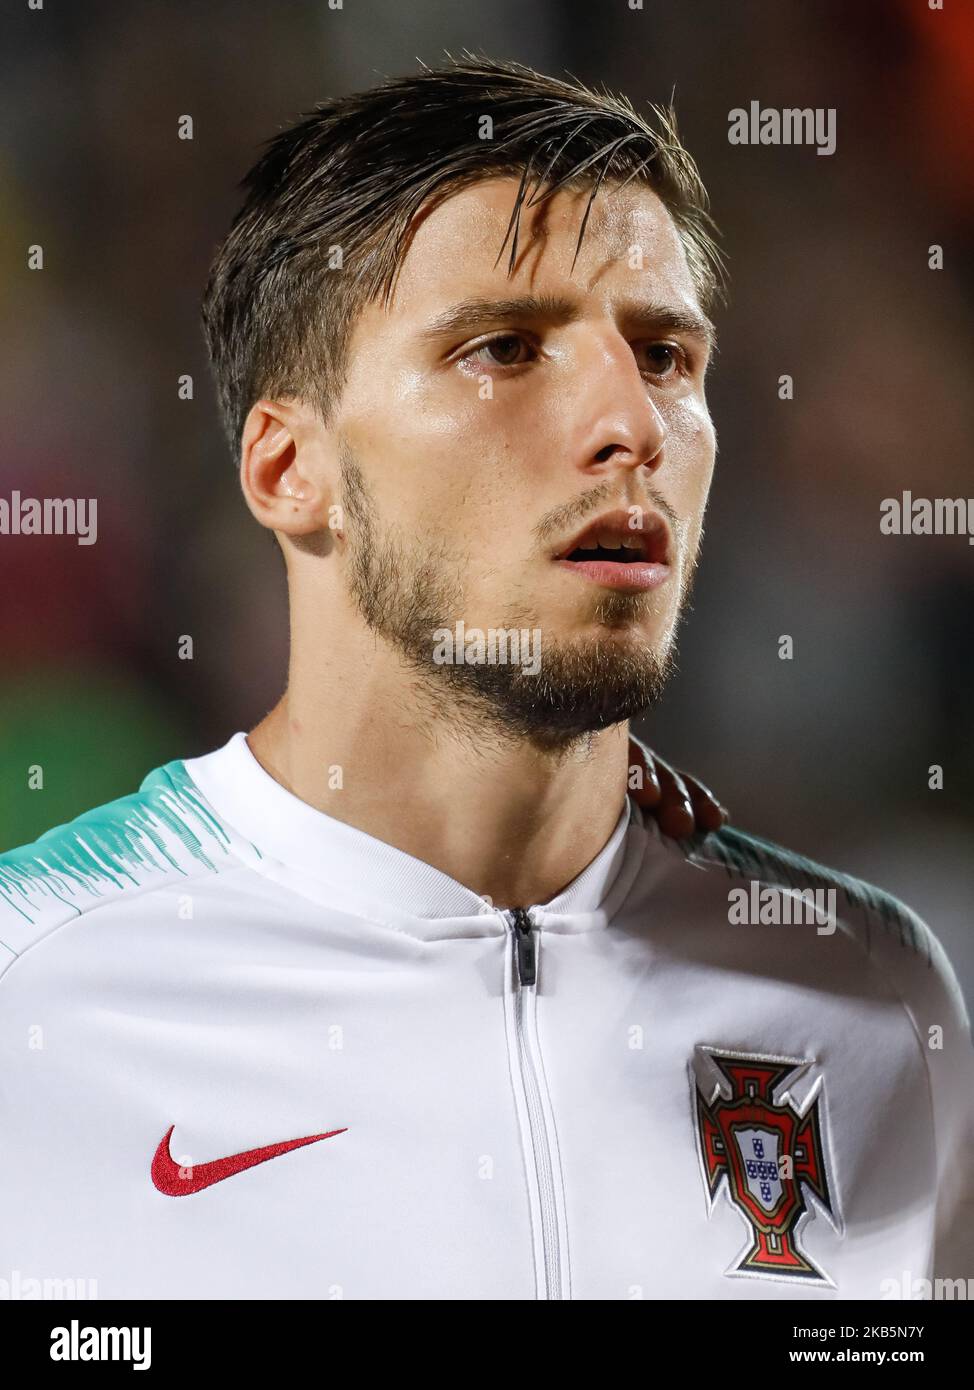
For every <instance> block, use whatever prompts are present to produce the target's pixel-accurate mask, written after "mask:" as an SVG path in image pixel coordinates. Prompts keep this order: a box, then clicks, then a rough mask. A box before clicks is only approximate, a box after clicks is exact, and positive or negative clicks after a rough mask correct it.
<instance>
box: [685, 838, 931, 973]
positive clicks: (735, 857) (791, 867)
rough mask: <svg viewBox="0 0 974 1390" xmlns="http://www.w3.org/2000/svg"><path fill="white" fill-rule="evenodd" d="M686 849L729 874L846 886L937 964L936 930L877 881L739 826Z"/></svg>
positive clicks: (865, 908) (854, 903)
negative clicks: (933, 941)
mask: <svg viewBox="0 0 974 1390" xmlns="http://www.w3.org/2000/svg"><path fill="white" fill-rule="evenodd" d="M681 847H682V848H683V852H684V854H685V855H686V857H687V858H688V859H690V860H691V861H692V862H693V863H695V864H700V865H702V866H703V867H706V866H707V865H708V864H721V865H723V867H724V868H725V869H726V870H727V873H728V874H729V875H732V876H733V875H735V874H736V875H737V876H738V877H740V878H748V879H756V880H758V881H760V882H761V883H766V884H769V885H773V886H776V887H784V888H797V889H802V888H813V889H814V888H825V889H829V888H834V889H837V890H841V891H842V893H843V896H844V897H845V900H846V902H847V903H848V904H849V906H850V907H853V908H857V909H859V910H860V911H862V912H865V913H867V914H868V915H869V916H870V917H873V918H875V919H877V920H878V921H879V922H881V923H882V924H883V926H885V927H886V929H887V930H893V931H895V932H896V933H897V935H898V937H899V942H900V945H901V946H908V947H910V948H911V949H912V950H913V951H915V952H916V953H917V954H918V955H921V956H923V957H924V958H925V959H926V962H927V965H928V966H932V964H933V961H932V952H931V944H930V934H929V932H928V931H927V929H926V928H925V927H924V925H923V923H922V922H921V920H920V918H919V917H917V915H916V913H915V912H913V911H912V910H911V909H910V908H908V907H907V906H906V904H905V903H901V902H900V900H899V899H898V898H894V897H893V895H892V893H885V892H884V891H883V890H882V889H881V888H874V887H873V886H872V884H871V883H864V882H863V881H862V879H858V878H853V877H852V875H851V874H843V873H839V872H838V870H835V869H827V868H825V867H824V866H823V865H822V864H817V863H816V862H815V861H814V860H813V859H806V858H805V857H804V855H801V854H794V853H793V852H792V851H791V850H787V849H783V848H782V847H781V845H776V844H773V843H772V842H771V841H770V840H761V839H758V837H757V836H756V835H747V834H745V833H744V832H743V831H742V830H736V829H734V827H733V826H724V827H723V829H721V830H717V831H714V832H712V833H711V834H709V835H706V836H703V837H699V838H697V837H692V838H691V839H689V840H687V841H684V842H682V846H681Z"/></svg>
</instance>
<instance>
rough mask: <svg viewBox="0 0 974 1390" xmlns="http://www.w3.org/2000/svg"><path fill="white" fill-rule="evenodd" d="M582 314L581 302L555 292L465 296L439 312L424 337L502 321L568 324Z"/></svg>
mask: <svg viewBox="0 0 974 1390" xmlns="http://www.w3.org/2000/svg"><path fill="white" fill-rule="evenodd" d="M580 317H581V310H580V309H579V307H578V305H577V304H574V303H573V302H572V301H571V300H570V299H562V298H560V297H559V296H558V295H553V294H542V295H533V294H528V295H523V296H522V297H521V298H519V299H465V300H463V302H462V303H460V304H454V305H452V306H451V307H450V308H449V309H446V310H444V312H443V313H442V314H438V315H437V316H436V318H435V319H433V321H432V322H431V323H429V324H427V326H426V328H425V329H424V330H423V337H424V338H444V337H448V336H450V335H451V334H454V333H468V332H470V330H471V329H477V328H482V327H483V326H484V324H486V323H495V322H497V321H499V320H507V321H510V320H512V319H520V320H522V321H523V320H525V319H545V320H546V321H547V322H548V323H553V324H566V323H572V322H573V321H574V320H575V319H577V318H580Z"/></svg>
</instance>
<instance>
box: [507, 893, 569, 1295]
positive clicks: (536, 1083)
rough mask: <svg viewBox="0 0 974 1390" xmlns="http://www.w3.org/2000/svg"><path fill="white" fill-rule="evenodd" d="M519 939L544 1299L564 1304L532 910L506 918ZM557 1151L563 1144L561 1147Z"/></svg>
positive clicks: (518, 1024) (523, 1071)
mask: <svg viewBox="0 0 974 1390" xmlns="http://www.w3.org/2000/svg"><path fill="white" fill-rule="evenodd" d="M505 915H506V916H507V918H508V921H509V923H510V927H511V931H512V933H513V937H514V959H515V970H514V975H515V988H514V1035H515V1040H516V1050H517V1061H518V1071H519V1073H520V1078H521V1086H522V1090H523V1095H524V1103H525V1109H526V1111H527V1118H528V1127H529V1131H530V1144H531V1152H532V1155H533V1157H534V1168H535V1176H536V1180H537V1185H538V1203H539V1207H540V1216H541V1220H540V1227H541V1253H542V1260H541V1266H542V1267H543V1283H542V1280H541V1277H540V1276H541V1273H542V1269H541V1268H538V1264H537V1261H536V1270H537V1273H538V1275H539V1280H538V1282H539V1284H542V1286H541V1287H540V1288H539V1293H538V1297H539V1298H544V1299H553V1298H558V1299H560V1298H561V1297H562V1296H563V1295H562V1266H563V1260H564V1255H565V1253H566V1252H564V1251H563V1241H562V1238H561V1233H560V1223H559V1219H558V1200H557V1187H556V1181H558V1179H557V1178H556V1169H555V1161H554V1158H553V1155H552V1144H551V1135H550V1134H549V1129H548V1124H547V1122H546V1119H545V1105H544V1098H543V1096H542V1080H541V1077H539V1074H538V1066H537V1064H536V1061H535V1059H536V1058H538V1059H539V1060H540V1052H539V1050H538V1036H537V1018H536V1012H535V1011H536V1008H537V983H538V933H537V930H536V928H535V927H534V924H533V922H532V921H531V916H530V909H528V908H523V907H515V908H512V909H511V910H510V911H509V912H508V913H507V914H505ZM556 1145H557V1141H556Z"/></svg>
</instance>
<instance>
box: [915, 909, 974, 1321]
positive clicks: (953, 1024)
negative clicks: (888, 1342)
mask: <svg viewBox="0 0 974 1390" xmlns="http://www.w3.org/2000/svg"><path fill="white" fill-rule="evenodd" d="M929 939H930V943H931V954H930V970H929V972H928V977H929V978H928V980H927V982H926V989H925V990H923V991H922V993H921V999H920V1001H918V1008H917V1014H920V1013H921V1012H922V1015H923V1016H922V1017H919V1016H918V1017H915V1020H914V1021H915V1023H916V1024H917V1032H918V1035H919V1040H920V1044H921V1046H922V1047H923V1048H924V1051H925V1055H926V1061H927V1069H928V1073H929V1077H930V1100H931V1107H932V1111H933V1125H934V1137H935V1146H936V1154H937V1207H936V1228H935V1231H934V1258H933V1277H934V1278H935V1279H946V1280H958V1279H963V1280H964V1281H965V1283H964V1288H965V1289H966V1288H967V1287H968V1284H967V1280H969V1279H974V1045H972V1042H971V1025H970V1019H969V1017H968V1013H967V1009H966V1008H965V1005H964V998H963V995H962V993H961V989H960V986H959V984H958V982H957V977H956V975H955V974H954V971H953V968H952V966H951V964H950V962H949V960H948V959H947V956H946V953H945V952H944V950H943V947H942V946H941V945H940V943H939V941H937V940H936V938H935V937H933V935H932V934H930V938H929ZM961 1296H963V1295H961Z"/></svg>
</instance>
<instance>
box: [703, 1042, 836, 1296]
mask: <svg viewBox="0 0 974 1390" xmlns="http://www.w3.org/2000/svg"><path fill="white" fill-rule="evenodd" d="M697 1054H698V1059H699V1060H698V1068H697V1069H694V1068H693V1067H691V1076H692V1085H693V1093H694V1102H695V1104H694V1109H695V1116H696V1127H697V1142H698V1145H699V1151H700V1158H701V1160H702V1165H703V1175H704V1182H705V1184H706V1187H707V1197H708V1202H709V1207H710V1210H711V1211H712V1210H713V1208H714V1204H715V1202H716V1201H717V1199H718V1196H719V1191H720V1187H721V1184H722V1183H726V1188H727V1196H728V1198H729V1199H730V1201H731V1202H732V1203H733V1205H734V1206H735V1207H736V1208H737V1210H738V1211H739V1212H740V1213H741V1215H742V1216H743V1217H744V1219H745V1221H746V1222H747V1224H748V1230H749V1232H750V1240H749V1243H748V1245H747V1247H746V1249H745V1250H744V1251H743V1252H742V1253H741V1255H740V1256H739V1258H738V1259H737V1261H736V1262H735V1263H734V1264H733V1265H732V1266H731V1267H730V1268H729V1269H728V1270H727V1271H726V1273H727V1274H730V1275H735V1274H742V1275H759V1276H763V1277H765V1278H768V1277H771V1278H775V1279H787V1280H801V1281H804V1282H807V1283H816V1284H827V1285H828V1284H831V1283H832V1280H831V1279H829V1277H828V1276H827V1275H826V1274H825V1273H823V1271H822V1270H820V1269H818V1268H817V1267H816V1265H815V1264H813V1263H812V1261H811V1260H810V1259H809V1257H808V1255H807V1253H806V1252H805V1251H804V1250H803V1249H802V1247H801V1240H800V1234H801V1233H800V1228H801V1226H802V1224H803V1218H804V1217H806V1216H807V1215H808V1213H809V1210H810V1208H809V1197H814V1199H815V1201H816V1202H817V1204H818V1206H819V1207H821V1209H822V1210H823V1211H824V1213H825V1215H826V1216H827V1217H828V1219H829V1221H830V1222H831V1224H832V1226H833V1227H834V1228H835V1229H836V1230H838V1229H839V1226H840V1222H839V1217H838V1214H837V1212H836V1211H835V1209H834V1196H833V1193H832V1190H831V1182H830V1179H829V1175H828V1172H827V1167H826V1160H825V1146H824V1144H823V1138H822V1128H823V1120H822V1109H823V1108H824V1106H823V1096H822V1083H821V1078H819V1079H818V1081H817V1082H816V1083H815V1084H814V1085H813V1086H812V1087H811V1089H810V1090H809V1092H808V1094H807V1095H806V1096H805V1098H804V1101H803V1103H802V1104H800V1105H798V1104H796V1103H795V1101H794V1100H793V1098H792V1095H791V1093H790V1089H789V1088H791V1087H794V1086H795V1084H796V1083H797V1081H798V1079H799V1077H801V1076H802V1075H803V1074H804V1073H805V1072H807V1070H808V1068H809V1067H810V1066H811V1063H810V1062H808V1061H802V1060H801V1059H795V1058H786V1057H762V1056H753V1057H749V1056H740V1055H739V1056H731V1055H729V1054H727V1053H722V1052H718V1051H717V1050H716V1049H714V1048H710V1047H699V1048H697ZM701 1063H702V1065H701ZM700 1071H706V1072H707V1074H708V1075H707V1079H706V1080H702V1079H701V1076H700V1074H699V1073H700Z"/></svg>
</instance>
